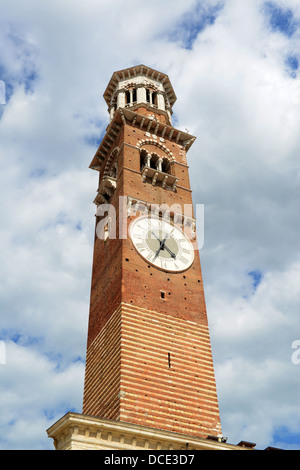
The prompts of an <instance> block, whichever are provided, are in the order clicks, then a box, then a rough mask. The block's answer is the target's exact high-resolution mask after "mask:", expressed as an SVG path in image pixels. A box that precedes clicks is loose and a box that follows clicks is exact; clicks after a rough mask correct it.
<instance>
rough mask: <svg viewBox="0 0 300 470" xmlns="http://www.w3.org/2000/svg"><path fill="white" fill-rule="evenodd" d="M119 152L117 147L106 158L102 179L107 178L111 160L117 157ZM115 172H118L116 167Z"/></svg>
mask: <svg viewBox="0 0 300 470" xmlns="http://www.w3.org/2000/svg"><path fill="white" fill-rule="evenodd" d="M119 150H120V148H119V147H115V148H114V149H113V151H112V152H111V154H110V156H109V157H108V159H107V162H106V165H105V168H104V172H103V177H104V178H105V177H106V176H109V172H110V168H111V162H112V161H113V159H114V158H115V157H116V156H117V155H118V153H119ZM116 170H118V168H117V166H116Z"/></svg>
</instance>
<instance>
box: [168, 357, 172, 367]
mask: <svg viewBox="0 0 300 470" xmlns="http://www.w3.org/2000/svg"><path fill="white" fill-rule="evenodd" d="M168 364H169V369H171V354H170V353H168Z"/></svg>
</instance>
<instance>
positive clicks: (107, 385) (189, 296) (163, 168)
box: [83, 65, 221, 437]
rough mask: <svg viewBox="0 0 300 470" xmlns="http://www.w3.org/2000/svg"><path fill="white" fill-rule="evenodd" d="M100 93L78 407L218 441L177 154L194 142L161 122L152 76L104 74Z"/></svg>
mask: <svg viewBox="0 0 300 470" xmlns="http://www.w3.org/2000/svg"><path fill="white" fill-rule="evenodd" d="M104 98H105V101H106V103H107V105H108V109H109V113H110V124H109V125H108V127H107V130H106V134H105V136H104V138H103V140H102V143H101V145H100V147H99V148H98V150H97V152H96V155H95V156H94V158H93V160H92V162H91V165H90V168H92V169H94V170H97V171H99V187H98V192H97V196H96V198H95V201H94V202H95V203H96V204H97V206H98V210H97V219H96V224H97V225H96V227H97V232H96V236H95V246H94V261H93V273H92V288H91V304H90V317H89V331H88V344H87V358H86V375H85V387H84V402H83V414H87V415H92V416H99V417H102V418H107V419H110V420H120V421H123V422H130V423H135V424H139V425H145V426H150V427H153V428H158V429H164V430H168V431H173V432H180V433H184V434H190V435H193V436H199V437H206V436H207V435H215V436H217V435H219V434H220V433H221V427H220V418H219V410H218V400H217V393H216V386H215V377H214V369H213V361H212V355H211V346H210V338H209V330H208V323H207V315H206V308H205V299H204V291H203V283H202V274H201V267H200V261H199V253H198V251H197V250H194V249H193V246H194V245H195V240H194V237H195V235H194V233H193V231H194V225H195V221H194V219H193V211H192V193H191V188H190V184H189V174H188V166H187V160H186V152H187V150H188V149H189V147H190V146H191V144H192V142H193V141H194V138H193V137H192V136H191V135H190V134H187V133H185V132H182V131H180V130H177V129H175V128H174V127H173V126H172V124H171V115H172V105H173V104H174V102H175V100H176V96H175V93H174V91H173V88H172V85H171V83H170V80H169V78H168V76H167V75H164V74H163V73H160V72H157V71H156V70H153V69H150V68H149V67H146V66H143V65H140V66H136V67H131V68H128V69H126V70H121V71H119V72H115V73H114V74H113V76H112V78H111V80H110V82H109V84H108V86H107V88H106V91H105V93H104ZM183 228H184V230H182V229H183ZM187 234H190V237H189V236H188V237H187V236H186V235H187ZM165 236H167V239H166V241H165V242H164V238H165ZM189 238H190V239H191V241H192V244H193V246H191V243H190V241H189ZM163 242H164V243H163ZM160 247H161V250H160V251H159V252H158V250H159V248H160ZM157 252H158V253H157Z"/></svg>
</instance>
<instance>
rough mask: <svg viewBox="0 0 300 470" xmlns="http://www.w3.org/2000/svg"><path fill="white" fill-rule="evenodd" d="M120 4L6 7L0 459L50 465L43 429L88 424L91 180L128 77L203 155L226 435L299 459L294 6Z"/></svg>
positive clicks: (1, 34) (207, 251)
mask: <svg viewBox="0 0 300 470" xmlns="http://www.w3.org/2000/svg"><path fill="white" fill-rule="evenodd" d="M130 2H131V8H130V9H129V8H128V9H124V6H123V2H121V0H102V1H101V2H98V1H96V0H87V1H86V2H82V3H80V2H75V3H74V2H71V0H60V1H58V0H54V1H51V2H50V1H48V0H46V1H44V2H38V1H37V0H24V2H21V3H20V2H17V1H16V0H10V2H7V1H5V0H2V2H1V0H0V3H2V7H3V8H2V15H1V20H0V22H1V27H0V80H2V81H3V82H4V83H5V94H6V104H0V164H1V171H0V181H1V189H2V194H3V197H2V204H1V206H0V214H1V220H2V223H1V228H0V240H1V244H2V245H1V246H2V250H1V270H0V275H1V282H0V312H1V323H0V340H2V341H4V342H5V346H6V358H7V363H6V364H5V365H1V364H0V397H1V400H0V449H17V448H25V449H48V448H50V449H52V448H53V445H52V442H50V441H49V440H48V438H47V435H46V429H47V428H48V427H49V426H50V425H51V424H52V423H53V422H54V421H56V420H57V419H59V418H60V417H61V416H62V415H63V414H64V413H65V412H67V411H70V410H75V411H78V412H80V411H81V406H82V393H83V374H84V361H85V347H86V335H87V321H88V309H89V294H90V278H91V264H92V250H93V235H94V214H95V207H94V206H93V199H94V197H95V194H96V190H97V185H98V182H97V175H96V173H95V172H92V171H91V170H89V168H88V166H89V163H90V161H91V159H92V157H93V155H94V153H95V150H96V148H97V146H98V144H99V142H100V141H101V138H102V136H103V135H104V132H105V129H106V126H107V124H108V119H109V116H108V113H107V107H106V103H105V102H104V100H103V98H102V94H103V92H104V90H105V88H106V85H107V83H108V81H109V79H110V77H111V75H112V73H113V72H114V71H115V70H120V69H122V68H125V67H127V66H131V65H133V64H137V63H145V64H146V65H149V66H150V67H153V68H155V69H157V70H161V71H162V72H164V73H167V74H168V75H169V77H170V80H171V82H172V85H173V87H174V89H175V92H176V95H177V102H176V104H175V106H174V115H173V123H174V125H176V126H177V127H178V128H180V129H183V130H184V129H189V131H190V132H191V133H192V134H193V135H195V136H196V137H197V140H196V142H195V143H194V145H193V146H192V148H191V150H190V151H189V154H188V159H189V160H188V164H189V167H190V179H191V185H192V189H193V198H194V204H197V203H198V204H204V206H205V240H204V246H203V248H202V249H201V252H200V256H201V262H202V271H203V277H204V287H205V294H206V302H207V310H208V318H209V324H210V331H211V338H212V346H213V354H214V362H215V372H216V380H217V387H218V395H219V403H220V410H221V422H222V428H223V434H224V435H225V436H227V437H228V442H230V443H238V442H239V441H240V440H242V439H243V440H248V441H252V442H256V443H257V447H258V448H265V447H267V446H269V445H273V446H277V447H284V448H296V449H300V413H299V394H298V390H299V387H300V382H299V380H300V379H299V377H300V375H299V370H300V369H299V367H300V366H297V365H294V364H293V363H292V361H291V356H292V353H293V350H292V347H291V345H292V343H293V341H295V340H298V339H300V328H299V307H300V305H299V298H300V291H299V275H300V258H299V229H300V227H299V184H300V168H299V151H300V137H299V123H300V112H299V109H300V108H299V104H300V83H299V60H300V57H299V50H300V47H299V46H300V34H299V33H300V23H299V21H300V5H299V2H298V0H286V1H283V0H278V1H276V2H265V1H262V0H243V1H242V2H241V1H240V0H224V1H222V2H220V1H217V0H207V1H195V0H186V1H185V2H182V1H179V0H166V1H165V2H159V1H158V0H153V2H151V4H149V2H144V1H141V0H130ZM132 11H135V12H136V18H135V22H134V25H133V26H132V27H131V28H128V24H132ZM157 11H159V12H160V14H159V15H158V14H157ZM120 12H122V14H120ZM112 31H113V34H112ZM0 83H1V82H0ZM25 430H26V432H25Z"/></svg>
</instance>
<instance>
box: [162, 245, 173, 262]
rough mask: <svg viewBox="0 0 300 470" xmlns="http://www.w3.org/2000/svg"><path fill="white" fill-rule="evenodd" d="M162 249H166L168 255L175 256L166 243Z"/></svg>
mask: <svg viewBox="0 0 300 470" xmlns="http://www.w3.org/2000/svg"><path fill="white" fill-rule="evenodd" d="M163 249H166V250H167V251H168V252H169V253H170V255H171V257H172V258H174V259H175V258H176V255H175V253H173V251H171V250H170V248H169V247H167V245H166V244H164V248H163Z"/></svg>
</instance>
